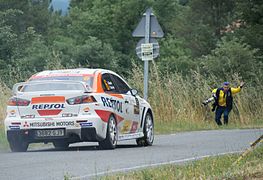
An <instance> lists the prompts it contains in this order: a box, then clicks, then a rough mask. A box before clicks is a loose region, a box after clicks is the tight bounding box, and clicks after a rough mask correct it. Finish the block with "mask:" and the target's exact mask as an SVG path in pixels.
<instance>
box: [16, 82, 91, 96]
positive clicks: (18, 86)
mask: <svg viewBox="0 0 263 180" xmlns="http://www.w3.org/2000/svg"><path fill="white" fill-rule="evenodd" d="M45 83H62V84H81V85H82V86H83V88H84V92H87V93H89V92H92V89H91V88H90V87H89V86H88V85H87V84H85V83H84V82H82V81H70V80H42V81H28V82H21V83H16V84H15V85H14V86H13V88H12V93H13V94H14V95H16V94H17V93H21V92H22V90H23V87H24V86H26V85H29V86H30V85H36V84H45Z"/></svg>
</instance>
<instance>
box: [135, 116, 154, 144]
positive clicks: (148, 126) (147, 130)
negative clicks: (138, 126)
mask: <svg viewBox="0 0 263 180" xmlns="http://www.w3.org/2000/svg"><path fill="white" fill-rule="evenodd" d="M143 133H144V137H142V138H138V139H136V142H137V144H138V145H139V146H151V145H152V144H153V140H154V124H153V117H152V115H151V114H150V113H149V112H147V114H146V116H145V120H144V126H143Z"/></svg>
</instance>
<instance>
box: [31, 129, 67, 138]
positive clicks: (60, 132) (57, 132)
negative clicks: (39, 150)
mask: <svg viewBox="0 0 263 180" xmlns="http://www.w3.org/2000/svg"><path fill="white" fill-rule="evenodd" d="M64 135H65V132H64V129H45V130H36V136H37V137H61V136H64Z"/></svg>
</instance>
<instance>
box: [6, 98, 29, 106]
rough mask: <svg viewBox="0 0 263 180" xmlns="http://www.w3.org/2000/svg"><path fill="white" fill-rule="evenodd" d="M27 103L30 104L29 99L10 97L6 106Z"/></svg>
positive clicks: (25, 104) (24, 104)
mask: <svg viewBox="0 0 263 180" xmlns="http://www.w3.org/2000/svg"><path fill="white" fill-rule="evenodd" d="M29 104H30V101H29V100H26V99H20V98H16V97H12V98H10V99H9V100H8V102H7V105H8V106H28V105H29Z"/></svg>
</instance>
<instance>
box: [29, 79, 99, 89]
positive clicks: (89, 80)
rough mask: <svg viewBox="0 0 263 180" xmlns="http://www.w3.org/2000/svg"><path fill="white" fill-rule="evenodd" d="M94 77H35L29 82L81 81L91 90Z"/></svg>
mask: <svg viewBox="0 0 263 180" xmlns="http://www.w3.org/2000/svg"><path fill="white" fill-rule="evenodd" d="M93 79H94V77H93V76H46V77H34V78H32V79H30V80H29V81H49V80H62V81H81V82H84V83H85V84H86V85H87V86H88V88H89V89H92V87H93Z"/></svg>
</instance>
